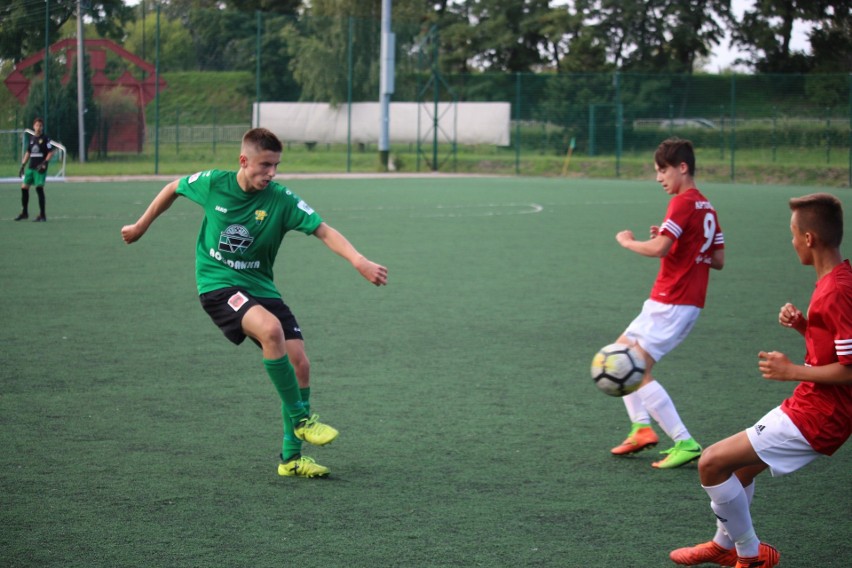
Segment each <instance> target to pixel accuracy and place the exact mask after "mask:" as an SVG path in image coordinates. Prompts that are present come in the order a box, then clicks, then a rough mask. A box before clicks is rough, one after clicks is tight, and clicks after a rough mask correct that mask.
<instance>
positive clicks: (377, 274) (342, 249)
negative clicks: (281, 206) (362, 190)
mask: <svg viewBox="0 0 852 568" xmlns="http://www.w3.org/2000/svg"><path fill="white" fill-rule="evenodd" d="M314 236H316V237H317V238H318V239H319V240H321V241H322V242H323V243H325V246H327V247H328V248H329V249H330V250H332V251H333V252H335V253H336V254H338V255H340V256H342V257H343V258H345V259H346V260H348V261H349V263H350V264H351V265H352V266H354V267H355V269H356V270H357V271H358V272H360V273H361V276H363V277H364V278H366V279H367V281H368V282H370V283H372V284H375V285H376V286H384V285H385V284H387V283H388V269H387V268H385V267H384V266H382V265H381V264H376V263H375V262H373V261H371V260H370V259H368V258H367V257H365V256H364V255H362V254H361V253H359V252H358V251H357V250H355V247H354V246H352V243H350V242H349V240H348V239H347V238H346V237H344V236H343V235H342V234H341V233H340V232H339V231H338V230H337V229H335V228H334V227H332V226H330V225H328V224H327V223H321V224H320V226H319V227H317V230H316V231H314Z"/></svg>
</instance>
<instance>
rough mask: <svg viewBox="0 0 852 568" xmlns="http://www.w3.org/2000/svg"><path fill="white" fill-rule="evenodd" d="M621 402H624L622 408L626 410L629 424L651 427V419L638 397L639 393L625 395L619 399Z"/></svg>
mask: <svg viewBox="0 0 852 568" xmlns="http://www.w3.org/2000/svg"><path fill="white" fill-rule="evenodd" d="M621 400H623V401H624V408H626V409H627V415H628V416H629V417H630V422H632V423H633V424H647V425H649V426H650V425H651V417H650V416H649V415H648V411H647V410H645V405H644V404H642V397H641V396H639V391H634V392H632V393H630V394H628V395H625V396H623V397H621Z"/></svg>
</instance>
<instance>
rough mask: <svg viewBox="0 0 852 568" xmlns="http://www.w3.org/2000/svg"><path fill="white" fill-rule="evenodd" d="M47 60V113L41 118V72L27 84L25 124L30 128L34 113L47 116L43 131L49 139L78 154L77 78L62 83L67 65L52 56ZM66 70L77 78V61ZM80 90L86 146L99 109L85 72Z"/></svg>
mask: <svg viewBox="0 0 852 568" xmlns="http://www.w3.org/2000/svg"><path fill="white" fill-rule="evenodd" d="M46 61H47V65H49V71H50V72H49V73H48V77H49V78H48V81H49V84H48V103H47V116H46V117H44V106H45V105H44V76H43V75H42V76H40V77H39V78H37V79H35V80H34V81H33V82H32V83H31V85H30V96H29V97H28V98H27V104H26V105H25V106H24V121H25V124H26V125H27V127H29V126H30V125H31V124H32V121H33V119H34V118H35V117H36V116H42V117H44V118H46V124H45V130H46V132H47V134H48V135H49V136H50V137H51V138H53V139H55V140H57V141H59V142H61V143H62V144H63V145H64V146H65V147H66V148H67V149H68V153H69V154H70V155H73V156H79V152H80V141H79V136H78V129H77V125H78V124H79V117H78V113H77V81H76V80H68V81H65V84H64V85H63V84H62V83H63V81H62V79H61V77H62V76H63V75H64V74H65V73H66V70H67V68H66V67H65V65H64V64H63V63H60V62H59V61H58V60H57V58H55V57H52V56H51V57H49V58H48V59H47V60H46ZM86 67H88V65H86ZM67 72H68V73H70V75H69V77H73V78H76V77H77V64H76V60H75V62H74V64H73V66H72V67H71V69H70V70H67ZM83 91H84V93H85V98H86V101H87V102H88V106H87V108H86V112H84V118H83V121H84V123H85V128H86V139H85V144H86V147H87V148H88V145H89V142H91V140H92V136H93V135H94V131H95V126H96V125H97V122H98V108H97V106H96V105H95V104H94V100H93V93H94V89H93V88H92V81H91V78H90V77H89V75H88V73H86V74H85V75H84V79H83Z"/></svg>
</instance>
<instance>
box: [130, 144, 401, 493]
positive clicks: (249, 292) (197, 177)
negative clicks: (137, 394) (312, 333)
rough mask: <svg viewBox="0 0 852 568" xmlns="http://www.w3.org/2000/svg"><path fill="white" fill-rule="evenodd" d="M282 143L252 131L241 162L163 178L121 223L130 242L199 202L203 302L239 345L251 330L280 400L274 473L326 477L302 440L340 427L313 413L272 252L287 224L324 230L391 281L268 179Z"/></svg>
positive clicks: (328, 240)
mask: <svg viewBox="0 0 852 568" xmlns="http://www.w3.org/2000/svg"><path fill="white" fill-rule="evenodd" d="M281 151H282V146H281V142H280V141H279V140H278V138H277V137H276V136H275V134H273V133H272V132H270V131H269V130H266V129H264V128H255V129H252V130H249V131H248V132H247V133H246V134H245V136H243V142H242V147H241V149H240V169H239V170H238V171H236V172H234V171H219V170H210V171H205V172H199V173H196V174H193V175H191V176H189V177H186V178H182V179H178V180H175V181H173V182H171V183H169V184H168V185H166V186H165V187H164V188H163V189H162V190H161V191H160V193H159V194H158V195H157V196H156V197H155V198H154V200H153V201H152V202H151V204H150V205H149V206H148V208H147V210H146V211H145V213H143V214H142V216H141V217H140V218H139V220H138V221H136V223H134V224H132V225H126V226H124V227H122V229H121V236H122V238H123V239H124V241H125V242H126V243H128V244H130V243H133V242H136V241H137V240H139V239H140V238H141V237H142V235H144V234H145V232H146V231H147V230H148V228H149V227H150V226H151V223H153V222H154V220H155V219H156V218H157V217H159V216H160V215H161V214H162V213H163V212H165V211H166V210H167V209H168V208H169V207H170V206H171V205H172V203H174V202H175V200H176V199H177V198H178V197H179V196H184V197H186V198H188V199H190V200H191V201H193V202H195V203H197V204H198V205H200V206H201V207H202V208H203V209H204V220H203V221H202V223H201V230H200V231H199V234H198V241H197V244H196V263H195V266H196V269H195V272H196V283H197V285H198V293H199V295H200V299H201V305H202V307H203V308H204V310H205V311H206V312H207V313H208V314H209V315H210V317H211V318H212V320H213V322H214V323H215V324H216V325H217V326H219V328H220V329H221V330H222V332H223V333H224V334H225V337H227V338H228V339H229V340H230V341H232V342H233V343H236V344H240V343H242V342H243V340H245V338H246V337H249V338H250V339H251V340H252V341H254V342H255V343H256V344H257V345H258V346H260V348H261V349H262V351H263V364H264V366H265V368H266V372H267V374H268V375H269V378H270V379H271V380H272V383H273V384H274V385H275V388H276V390H277V391H278V394H279V396H280V398H281V401H282V417H283V422H284V441H283V443H282V451H281V461H282V463H281V464H280V465H279V466H278V473H279V475H283V476H299V477H325V476H327V475H328V474H329V469H328V468H327V467H325V466H322V465H320V464H318V463H316V462H315V461H314V460H313V459H312V458H309V457H307V456H303V455H302V453H301V448H302V441H307V442H309V443H311V444H314V445H324V444H328V443H329V442H331V441H332V440H334V439H335V438H336V437H337V433H338V432H337V430H335V429H334V428H332V427H331V426H329V425H327V424H323V423H321V422H319V421H318V419H317V418H318V416H317V415H316V414H311V412H310V362H309V360H308V358H307V355H306V354H305V347H304V339H303V337H302V332H301V330H300V329H299V324H298V323H297V321H296V318H295V317H294V316H293V314H292V312H291V311H290V308H289V307H288V306H287V305H286V304H285V303H284V301H283V300H282V298H281V294H280V293H279V292H278V290H277V289H276V287H275V284H274V281H273V274H272V267H273V264H274V262H275V257H276V255H277V253H278V249H279V248H280V246H281V241H282V239H283V238H284V235H285V233H287V232H288V231H300V232H302V233H305V234H307V235H314V236H315V237H317V238H318V239H320V240H321V241H322V242H323V243H324V244H325V245H326V246H327V247H328V248H329V249H330V250H332V251H333V252H335V253H336V254H338V255H340V256H341V257H343V258H344V259H346V260H347V261H348V262H349V263H350V264H352V266H353V267H355V269H356V270H358V272H360V273H361V275H362V276H363V277H364V278H366V279H367V281H369V282H371V283H372V284H374V285H376V286H383V285H385V284H387V274H388V272H387V268H385V267H384V266H381V265H379V264H376V263H375V262H372V261H371V260H369V259H367V258H366V257H364V256H363V255H361V254H360V253H359V252H358V251H357V250H356V249H355V247H354V246H352V244H351V243H350V242H349V241H348V240H347V239H346V237H344V236H343V235H342V234H341V233H340V232H338V231H337V230H335V229H334V228H332V227H331V226H329V225H328V224H327V223H325V222H324V221H323V220H322V218H321V217H320V216H319V214H318V213H316V212H315V211H314V210H313V209H311V207H310V206H308V204H307V203H305V202H304V201H303V200H302V199H300V198H299V197H298V196H297V195H295V194H294V193H292V192H291V191H290V190H288V189H287V188H285V187H283V186H281V185H280V184H278V183H276V182H274V181H272V180H273V178H274V177H275V174H276V172H277V169H278V165H279V163H280V161H281Z"/></svg>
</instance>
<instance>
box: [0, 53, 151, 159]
mask: <svg viewBox="0 0 852 568" xmlns="http://www.w3.org/2000/svg"><path fill="white" fill-rule="evenodd" d="M83 49H84V51H85V53H86V55H87V56H88V58H89V67H90V69H89V70H90V72H91V81H92V89H93V91H94V96H95V98H96V99H97V98H98V97H100V96H101V95H103V94H105V93H107V92H108V91H112V90H114V89H121V90H123V91H124V92H125V93H127V94H128V95H130V96H131V97H132V98H133V100H134V101H135V104H136V110H135V112H132V113H127V112H125V113H119V114H116V115H115V116H109V117H107V118H105V120H106V121H107V122H106V123H105V124H102V125H101V126H100V127H99V128H98V130H97V132H95V135H94V136H93V138H92V141H91V143H90V144H89V151H90V152H91V151H97V150H103V149H106V150H107V151H114V152H141V151H142V148H143V145H144V143H145V105H147V104H148V103H150V102H151V101H152V100H154V97H155V96H156V91H157V84H156V75H155V71H156V69H155V68H154V66H153V65H151V64H150V63H148V62H146V61H144V60H143V59H141V58H139V57H137V56H136V55H134V54H132V53H130V52H129V51H127V50H126V49H124V48H122V47H121V46H120V45H118V44H116V43H114V42H112V41H110V40H106V39H86V40H83ZM50 52H51V53H63V52H64V54H65V62H66V73H65V75H64V76H63V77H62V84H63V85H64V84H66V83H67V82H68V81H69V80H70V79H71V70H72V66H73V64H74V62H75V61H76V60H77V40H76V39H74V38H69V39H63V40H61V41H58V42H56V43H54V44H53V45H51V46H50ZM109 52H112V53H114V54H115V55H117V56H118V57H120V58H121V59H122V60H124V61H125V62H127V65H126V66H127V68H125V70H124V72H123V73H122V74H121V76H120V77H118V79H115V80H113V79H110V78H109V77H108V76H107V75H106V68H107V55H108V54H109ZM42 60H44V50H42V51H39V52H38V53H35V54H33V55H31V56H30V57H27V58H26V59H23V60H22V61H21V62H20V63H18V64H17V65H16V66H15V69H14V70H13V71H12V73H11V74H10V75H9V76H8V77H6V80H5V81H4V83H5V84H6V88H7V89H9V91H10V92H11V93H12V95H14V96H15V98H17V99H18V100H19V101H21V103H22V104H23V103H26V102H27V97H28V96H29V94H30V80H29V79H28V78H27V77H26V75H24V73H23V71H24V70H26V69H27V68H29V67H31V66H33V65H35V64H36V63H38V62H40V61H42ZM130 65H134V66H136V67H137V68H139V69H141V70H142V72H143V74H144V77H145V78H144V79H142V80H139V79H137V78H136V77H134V76H133V74H132V73H131V72H130V68H129V67H130ZM165 88H166V82H165V81H164V80H163V78H162V77H160V82H159V89H160V91H162V90H164V89H165ZM105 132H108V133H109V134H108V136H106V141H107V144H106V148H104V147H103V139H102V137H103V134H104V133H105Z"/></svg>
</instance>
